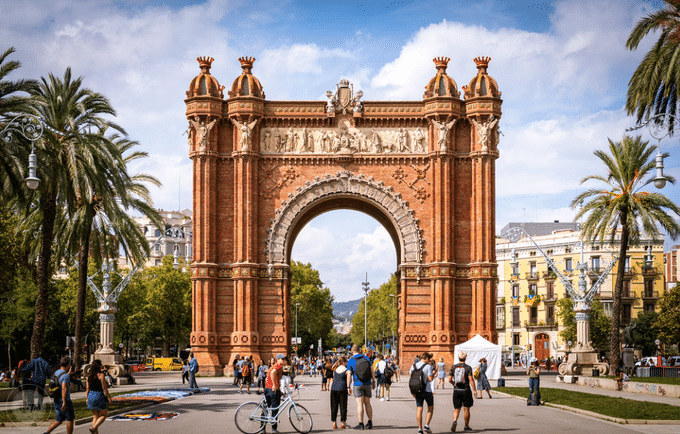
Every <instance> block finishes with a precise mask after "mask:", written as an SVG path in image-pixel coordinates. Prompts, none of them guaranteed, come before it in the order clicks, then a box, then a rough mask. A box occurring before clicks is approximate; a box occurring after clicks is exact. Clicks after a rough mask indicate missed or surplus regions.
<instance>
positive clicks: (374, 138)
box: [370, 129, 383, 153]
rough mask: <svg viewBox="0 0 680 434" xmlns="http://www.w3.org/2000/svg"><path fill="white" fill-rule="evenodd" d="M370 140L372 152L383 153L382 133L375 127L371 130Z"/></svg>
mask: <svg viewBox="0 0 680 434" xmlns="http://www.w3.org/2000/svg"><path fill="white" fill-rule="evenodd" d="M370 142H371V147H370V148H371V151H372V152H377V153H382V151H383V146H382V142H381V141H380V135H379V134H378V132H377V131H376V130H375V129H373V130H372V131H371V139H370Z"/></svg>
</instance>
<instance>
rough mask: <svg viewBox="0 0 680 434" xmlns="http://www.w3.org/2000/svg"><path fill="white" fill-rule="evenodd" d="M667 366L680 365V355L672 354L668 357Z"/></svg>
mask: <svg viewBox="0 0 680 434" xmlns="http://www.w3.org/2000/svg"><path fill="white" fill-rule="evenodd" d="M667 366H677V367H680V356H671V357H669V358H668V363H667Z"/></svg>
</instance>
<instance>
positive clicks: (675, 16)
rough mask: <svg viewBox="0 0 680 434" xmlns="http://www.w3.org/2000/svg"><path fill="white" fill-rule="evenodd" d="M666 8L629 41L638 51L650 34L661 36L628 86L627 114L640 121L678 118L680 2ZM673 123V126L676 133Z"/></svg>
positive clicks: (673, 1)
mask: <svg viewBox="0 0 680 434" xmlns="http://www.w3.org/2000/svg"><path fill="white" fill-rule="evenodd" d="M664 1H665V2H666V7H665V8H664V9H662V10H660V11H657V12H654V13H652V14H649V15H648V16H646V17H645V18H643V19H641V20H640V21H638V23H637V24H636V25H635V28H634V29H633V31H632V32H631V33H630V36H629V37H628V40H627V41H626V48H628V49H629V50H636V49H637V48H638V46H639V45H640V42H642V40H643V39H644V38H645V36H647V35H648V34H649V33H650V32H656V31H658V32H660V35H659V39H658V40H657V41H656V44H654V45H653V46H652V48H651V49H650V50H649V51H648V52H647V54H646V55H645V57H644V59H643V60H642V62H640V64H639V65H638V67H637V69H636V70H635V72H634V73H633V76H632V77H631V79H630V82H629V83H628V96H627V99H626V110H627V111H628V114H635V115H636V116H637V121H638V122H640V121H642V119H643V118H645V117H647V118H649V117H651V116H654V115H656V114H665V113H668V114H671V115H676V114H677V106H678V97H679V96H680V95H679V92H680V87H679V86H678V82H679V81H680V1H679V0H664ZM672 128H673V123H672V122H671V123H670V129H671V131H672Z"/></svg>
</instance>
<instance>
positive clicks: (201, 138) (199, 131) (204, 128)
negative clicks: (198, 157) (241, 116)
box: [189, 116, 217, 151]
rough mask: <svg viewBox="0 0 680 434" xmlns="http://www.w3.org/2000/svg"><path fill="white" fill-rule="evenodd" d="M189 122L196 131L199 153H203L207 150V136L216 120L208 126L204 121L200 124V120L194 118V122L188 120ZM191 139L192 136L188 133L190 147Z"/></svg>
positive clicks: (196, 117)
mask: <svg viewBox="0 0 680 434" xmlns="http://www.w3.org/2000/svg"><path fill="white" fill-rule="evenodd" d="M189 122H191V125H192V126H193V127H194V130H195V131H196V143H198V144H199V146H200V149H201V151H205V150H206V149H207V148H208V135H209V134H210V130H211V129H212V127H213V126H215V123H216V122H217V119H215V120H213V121H212V122H210V123H209V124H206V122H205V121H203V122H201V118H199V117H198V116H195V117H194V120H193V121H192V120H189ZM191 138H192V134H191V131H190V132H189V144H190V145H191Z"/></svg>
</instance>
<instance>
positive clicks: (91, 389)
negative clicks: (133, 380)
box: [85, 360, 111, 434]
mask: <svg viewBox="0 0 680 434" xmlns="http://www.w3.org/2000/svg"><path fill="white" fill-rule="evenodd" d="M85 394H86V395H87V408H88V409H90V410H92V428H90V433H92V434H98V433H99V427H100V426H101V425H102V424H103V423H104V421H105V420H106V416H108V415H109V411H108V410H107V408H108V405H109V402H111V395H110V394H109V389H108V387H107V384H106V378H104V373H103V372H102V362H101V361H100V360H95V361H93V362H92V364H91V365H90V375H88V377H87V386H86V387H85Z"/></svg>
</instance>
